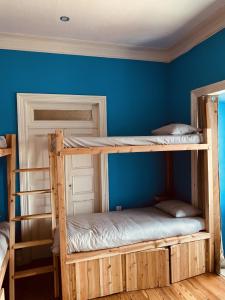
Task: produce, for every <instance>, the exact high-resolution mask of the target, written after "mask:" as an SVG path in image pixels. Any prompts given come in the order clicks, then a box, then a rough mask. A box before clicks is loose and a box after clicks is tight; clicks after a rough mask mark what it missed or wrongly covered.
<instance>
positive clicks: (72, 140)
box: [64, 134, 203, 148]
mask: <svg viewBox="0 0 225 300" xmlns="http://www.w3.org/2000/svg"><path fill="white" fill-rule="evenodd" d="M202 142H203V135H202V134H186V135H161V136H159V135H153V136H130V137H122V136H120V137H75V136H71V137H65V138H64V146H65V147H66V148H74V147H96V146H98V147H104V146H144V145H169V144H200V143H202Z"/></svg>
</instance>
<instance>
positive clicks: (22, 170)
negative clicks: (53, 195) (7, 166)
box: [15, 167, 49, 173]
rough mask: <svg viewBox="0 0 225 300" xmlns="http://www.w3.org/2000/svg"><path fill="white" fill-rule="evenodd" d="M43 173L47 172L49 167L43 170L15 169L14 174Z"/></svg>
mask: <svg viewBox="0 0 225 300" xmlns="http://www.w3.org/2000/svg"><path fill="white" fill-rule="evenodd" d="M43 171H46V172H47V171H49V167H44V168H29V169H16V170H15V172H16V173H24V172H25V173H27V172H43Z"/></svg>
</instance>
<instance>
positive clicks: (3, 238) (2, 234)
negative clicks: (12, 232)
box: [0, 222, 9, 269]
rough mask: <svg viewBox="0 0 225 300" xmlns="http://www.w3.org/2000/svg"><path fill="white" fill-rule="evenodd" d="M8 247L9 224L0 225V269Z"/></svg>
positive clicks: (2, 223)
mask: <svg viewBox="0 0 225 300" xmlns="http://www.w3.org/2000/svg"><path fill="white" fill-rule="evenodd" d="M8 245H9V223H7V222H1V223H0V269H1V266H2V263H3V260H4V258H5V255H6V253H7V250H8Z"/></svg>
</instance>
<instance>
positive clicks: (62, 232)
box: [56, 130, 70, 300]
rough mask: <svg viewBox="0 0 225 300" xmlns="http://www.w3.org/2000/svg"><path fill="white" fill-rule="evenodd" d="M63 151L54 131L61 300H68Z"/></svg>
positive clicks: (60, 135) (57, 134)
mask: <svg viewBox="0 0 225 300" xmlns="http://www.w3.org/2000/svg"><path fill="white" fill-rule="evenodd" d="M62 150H63V132H62V131H61V130H57V131H56V153H57V157H56V170H57V174H56V180H57V182H56V184H57V201H58V208H59V238H60V263H61V279H62V299H63V300H68V299H70V298H69V284H70V283H69V280H68V274H67V266H66V257H67V226H66V201H65V190H64V188H65V183H64V178H65V174H64V173H65V170H64V156H62V155H61V153H62Z"/></svg>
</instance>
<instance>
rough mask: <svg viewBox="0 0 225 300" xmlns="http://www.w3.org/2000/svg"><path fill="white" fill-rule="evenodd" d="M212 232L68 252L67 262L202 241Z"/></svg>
mask: <svg viewBox="0 0 225 300" xmlns="http://www.w3.org/2000/svg"><path fill="white" fill-rule="evenodd" d="M210 237H211V234H210V233H207V232H199V233H195V234H191V235H186V236H178V237H171V238H166V239H160V240H156V241H147V242H141V243H136V244H131V245H127V246H121V247H116V248H110V249H104V250H96V251H88V252H79V253H72V254H68V255H67V258H66V264H73V263H77V262H81V261H88V260H93V259H100V258H104V257H108V256H114V255H118V254H126V253H132V252H137V251H145V250H149V249H156V248H162V247H168V246H172V245H177V244H183V243H187V242H192V241H200V240H207V239H210Z"/></svg>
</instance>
